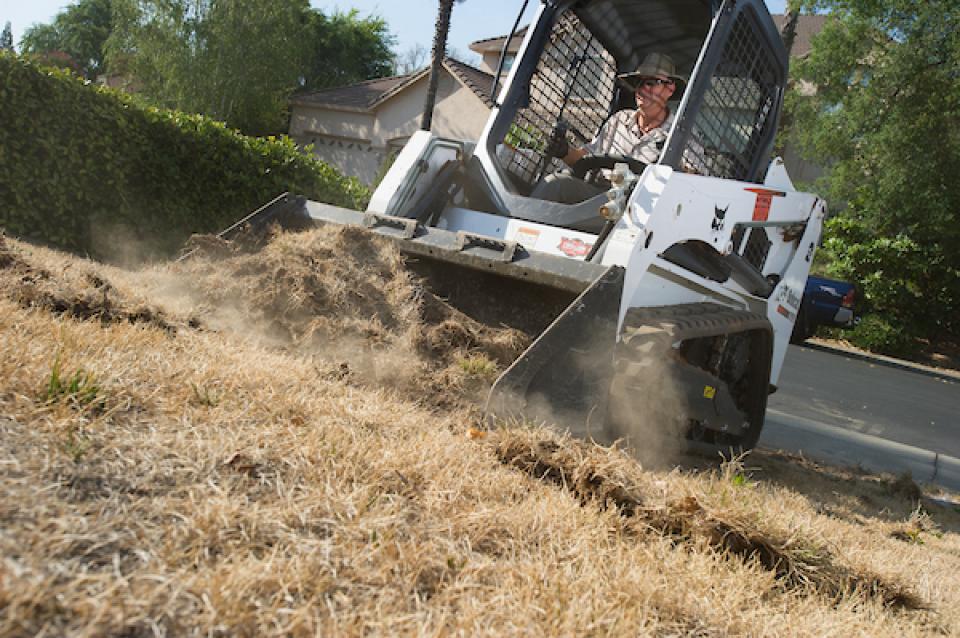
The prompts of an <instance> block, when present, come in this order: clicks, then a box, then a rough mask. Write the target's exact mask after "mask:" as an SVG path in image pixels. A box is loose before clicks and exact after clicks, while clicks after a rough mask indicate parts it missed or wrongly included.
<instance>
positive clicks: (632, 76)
mask: <svg viewBox="0 0 960 638" xmlns="http://www.w3.org/2000/svg"><path fill="white" fill-rule="evenodd" d="M658 76H665V77H668V78H670V79H671V80H673V81H674V82H676V87H677V88H676V89H675V90H674V92H673V95H672V96H671V99H674V100H675V99H677V98H678V97H680V94H681V93H683V89H685V88H686V86H687V78H686V77H685V76H683V75H680V74H679V73H677V64H676V62H674V61H673V58H671V57H670V56H669V55H667V54H666V53H648V54H647V55H646V57H645V58H643V62H642V63H641V64H640V66H638V67H637V70H636V71H633V72H632V73H621V74H620V75H618V76H617V79H619V80H620V81H621V82H623V84H624V85H626V86H627V87H628V88H629V89H630V90H633V91H635V90H636V89H637V80H639V79H640V78H655V77H658Z"/></svg>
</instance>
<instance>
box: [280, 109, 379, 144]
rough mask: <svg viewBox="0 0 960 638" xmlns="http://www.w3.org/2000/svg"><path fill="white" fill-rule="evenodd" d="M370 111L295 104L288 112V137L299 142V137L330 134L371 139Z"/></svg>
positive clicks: (371, 115)
mask: <svg viewBox="0 0 960 638" xmlns="http://www.w3.org/2000/svg"><path fill="white" fill-rule="evenodd" d="M372 128H373V114H372V113H351V112H347V111H332V110H330V109H325V108H318V107H315V106H303V105H299V104H295V105H293V106H292V107H291V113H290V137H292V138H294V139H295V140H297V141H298V142H299V140H300V138H303V137H310V136H311V135H315V134H318V133H319V134H321V135H331V136H334V137H339V138H347V139H354V140H364V141H367V142H370V141H372V140H371V137H370V132H371V130H372Z"/></svg>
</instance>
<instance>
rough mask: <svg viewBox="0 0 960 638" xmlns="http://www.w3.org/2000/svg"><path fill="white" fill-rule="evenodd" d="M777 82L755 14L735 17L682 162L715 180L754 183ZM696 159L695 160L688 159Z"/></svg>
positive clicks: (743, 14)
mask: <svg viewBox="0 0 960 638" xmlns="http://www.w3.org/2000/svg"><path fill="white" fill-rule="evenodd" d="M778 93H779V82H778V81H777V71H776V68H775V66H774V61H773V59H771V57H770V56H769V55H767V54H766V50H765V48H764V47H763V45H762V43H761V41H760V39H759V35H758V31H757V29H756V28H755V24H754V17H753V14H752V13H750V12H748V11H744V12H742V13H741V14H740V15H739V16H737V18H736V20H735V22H734V25H733V29H732V31H731V34H730V38H729V39H728V41H727V43H726V45H725V46H724V49H723V54H722V56H721V59H720V63H719V64H718V65H717V68H716V70H715V71H714V73H713V75H712V76H711V78H710V87H709V89H708V90H707V92H706V94H705V95H704V101H703V106H702V107H701V109H700V113H699V115H698V117H697V118H696V122H695V123H694V126H693V134H692V139H693V140H696V143H689V142H688V144H687V147H686V149H685V150H684V158H685V159H687V160H688V161H691V163H693V164H694V165H695V166H697V168H698V172H700V173H702V174H705V175H710V176H713V177H723V178H727V179H736V180H750V179H752V178H753V177H754V176H753V175H750V171H751V168H752V167H753V166H754V165H755V160H756V159H757V154H758V153H759V152H761V150H762V147H763V144H764V141H765V137H766V136H765V133H766V130H767V127H769V126H771V125H773V122H772V120H773V118H774V115H775V113H774V107H775V105H776V99H777V95H778ZM690 158H692V160H691V159H690Z"/></svg>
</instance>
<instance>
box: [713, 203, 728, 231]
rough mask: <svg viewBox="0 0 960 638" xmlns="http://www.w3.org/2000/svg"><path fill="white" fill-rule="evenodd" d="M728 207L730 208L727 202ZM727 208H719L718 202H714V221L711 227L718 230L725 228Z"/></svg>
mask: <svg viewBox="0 0 960 638" xmlns="http://www.w3.org/2000/svg"><path fill="white" fill-rule="evenodd" d="M727 208H730V205H729V204H727ZM727 208H719V207H718V206H717V205H716V204H714V206H713V222H711V223H710V228H712V229H713V230H716V231H721V230H723V219H724V217H726V216H727Z"/></svg>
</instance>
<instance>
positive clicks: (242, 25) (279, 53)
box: [108, 0, 310, 135]
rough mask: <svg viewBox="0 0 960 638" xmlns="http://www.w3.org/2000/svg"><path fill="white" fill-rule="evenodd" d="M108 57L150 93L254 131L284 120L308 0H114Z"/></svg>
mask: <svg viewBox="0 0 960 638" xmlns="http://www.w3.org/2000/svg"><path fill="white" fill-rule="evenodd" d="M115 5H116V9H117V10H116V13H115V16H116V20H117V28H116V31H115V33H114V35H113V36H112V37H111V40H110V42H109V43H108V59H109V60H110V62H111V64H112V65H113V64H115V65H116V66H117V67H119V68H123V69H124V70H125V71H126V73H128V74H130V75H131V76H133V77H134V78H136V81H137V82H138V84H139V85H140V86H141V89H140V92H141V93H142V94H144V95H145V96H146V97H148V98H149V99H151V100H152V101H154V102H156V103H158V104H161V105H163V106H168V107H172V108H177V109H180V110H184V111H190V112H199V113H203V114H205V115H209V116H211V117H214V118H217V119H221V120H223V121H225V122H226V123H227V124H228V125H229V126H231V127H235V128H238V129H240V130H242V131H244V132H245V133H249V134H255V135H261V134H268V133H275V132H278V131H281V130H283V129H284V128H285V113H286V101H287V98H288V96H289V94H290V92H291V91H292V90H293V88H294V87H296V86H297V84H298V82H299V80H300V78H301V77H302V68H303V60H304V58H305V51H306V42H307V34H308V30H307V29H306V24H307V20H306V18H307V14H308V12H309V11H310V8H309V4H308V1H307V0H116V2H115Z"/></svg>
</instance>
